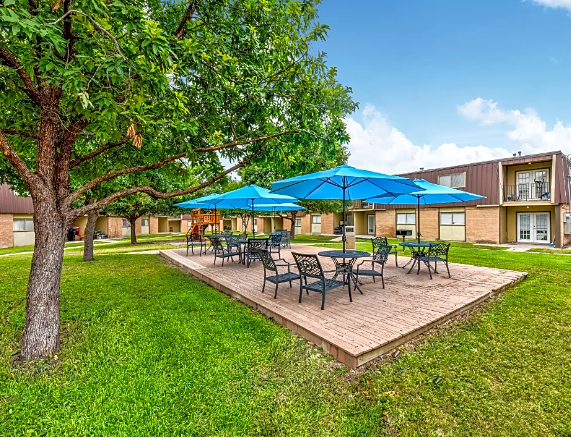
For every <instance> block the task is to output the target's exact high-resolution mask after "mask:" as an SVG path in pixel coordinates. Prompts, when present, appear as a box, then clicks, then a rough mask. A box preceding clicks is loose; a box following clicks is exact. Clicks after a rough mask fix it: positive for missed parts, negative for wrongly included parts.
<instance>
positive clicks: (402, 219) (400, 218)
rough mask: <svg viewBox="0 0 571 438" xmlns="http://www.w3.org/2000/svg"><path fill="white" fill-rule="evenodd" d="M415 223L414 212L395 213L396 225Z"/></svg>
mask: <svg viewBox="0 0 571 438" xmlns="http://www.w3.org/2000/svg"><path fill="white" fill-rule="evenodd" d="M414 224H416V213H397V225H414Z"/></svg>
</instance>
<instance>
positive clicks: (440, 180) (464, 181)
mask: <svg viewBox="0 0 571 438" xmlns="http://www.w3.org/2000/svg"><path fill="white" fill-rule="evenodd" d="M457 175H461V176H462V185H454V184H452V181H454V176H457ZM443 178H450V185H447V184H443V183H442V179H443ZM438 184H439V185H441V186H444V187H449V188H451V189H459V188H465V187H466V172H456V173H449V174H447V175H439V176H438Z"/></svg>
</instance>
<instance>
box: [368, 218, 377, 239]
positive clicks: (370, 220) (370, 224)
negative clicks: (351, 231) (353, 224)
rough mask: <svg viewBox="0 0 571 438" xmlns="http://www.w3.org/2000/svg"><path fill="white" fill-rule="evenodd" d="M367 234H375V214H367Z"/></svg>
mask: <svg viewBox="0 0 571 438" xmlns="http://www.w3.org/2000/svg"><path fill="white" fill-rule="evenodd" d="M367 234H369V235H371V236H374V235H375V215H374V214H368V215H367Z"/></svg>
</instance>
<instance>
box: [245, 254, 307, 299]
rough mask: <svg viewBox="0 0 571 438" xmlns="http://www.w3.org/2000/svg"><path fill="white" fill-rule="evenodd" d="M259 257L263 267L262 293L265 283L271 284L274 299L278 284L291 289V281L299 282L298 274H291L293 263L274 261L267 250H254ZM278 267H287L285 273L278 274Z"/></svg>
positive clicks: (281, 260)
mask: <svg viewBox="0 0 571 438" xmlns="http://www.w3.org/2000/svg"><path fill="white" fill-rule="evenodd" d="M256 251H257V252H258V254H259V256H260V260H262V263H263V265H264V285H263V286H262V293H264V290H265V289H266V281H269V282H270V283H273V284H275V285H276V290H275V293H274V298H277V297H278V287H279V285H280V283H289V287H292V284H291V282H292V281H293V280H300V281H301V278H300V276H299V274H296V273H295V272H291V266H292V265H293V263H288V262H287V261H285V260H284V259H276V260H274V259H273V258H272V253H271V252H270V251H268V250H267V249H261V248H259V249H257V250H256ZM276 262H283V263H276ZM280 267H284V268H285V267H287V272H284V273H283V274H280V273H279V272H278V268H280Z"/></svg>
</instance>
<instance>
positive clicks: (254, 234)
mask: <svg viewBox="0 0 571 438" xmlns="http://www.w3.org/2000/svg"><path fill="white" fill-rule="evenodd" d="M254 202H255V201H254V200H253V199H252V235H253V237H256V227H255V226H254Z"/></svg>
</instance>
